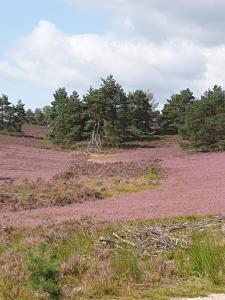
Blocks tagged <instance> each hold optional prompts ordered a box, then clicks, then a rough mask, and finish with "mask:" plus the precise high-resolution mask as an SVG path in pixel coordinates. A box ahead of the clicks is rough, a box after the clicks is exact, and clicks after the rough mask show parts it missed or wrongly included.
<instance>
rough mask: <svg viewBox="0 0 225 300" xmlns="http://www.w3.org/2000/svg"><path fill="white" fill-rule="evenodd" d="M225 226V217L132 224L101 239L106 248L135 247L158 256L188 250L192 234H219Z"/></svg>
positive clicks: (141, 251)
mask: <svg viewBox="0 0 225 300" xmlns="http://www.w3.org/2000/svg"><path fill="white" fill-rule="evenodd" d="M221 226H222V229H223V227H224V226H225V217H219V216H215V217H213V218H210V219H208V220H204V221H185V222H183V223H177V224H161V225H150V224H141V225H140V224H138V223H136V224H132V225H130V226H124V227H123V228H122V229H121V230H120V232H118V233H115V232H114V233H113V236H112V238H110V239H106V238H104V237H101V238H100V243H101V244H102V245H104V246H115V247H117V248H124V247H128V246H129V247H133V248H135V249H136V250H137V252H139V253H151V254H158V253H162V252H168V251H171V250H175V249H183V250H187V249H188V248H189V247H190V242H191V232H193V231H195V230H198V231H203V230H209V229H210V230H211V231H212V232H218V230H219V228H220V229H221Z"/></svg>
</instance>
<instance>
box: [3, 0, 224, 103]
mask: <svg viewBox="0 0 225 300" xmlns="http://www.w3.org/2000/svg"><path fill="white" fill-rule="evenodd" d="M118 1H119V0H118ZM121 1H122V0H121ZM126 25H127V26H129V27H130V26H131V25H132V23H130V21H129V19H127V24H126ZM131 27H132V26H131ZM224 57H225V46H217V47H210V46H204V45H199V44H194V43H193V42H191V41H190V40H183V39H179V38H176V39H175V38H174V39H170V40H165V41H160V42H156V41H149V40H148V39H143V38H140V39H139V38H137V37H134V38H130V37H127V38H124V39H121V37H118V36H116V35H114V34H108V35H104V36H101V35H93V34H83V35H68V34H66V33H64V32H62V31H60V30H59V29H58V28H57V27H56V26H55V25H54V24H52V23H49V22H47V21H41V22H40V23H39V24H38V25H37V26H36V28H34V30H33V31H32V32H31V33H30V34H29V35H28V36H25V37H23V38H22V39H20V40H18V41H17V42H16V43H15V44H14V46H13V48H12V49H11V50H10V51H9V53H8V55H7V57H6V58H5V59H4V61H0V76H2V77H4V78H10V79H16V80H17V81H21V82H22V81H23V82H27V83H34V84H37V85H40V86H45V87H49V88H50V89H55V88H58V87H60V86H66V87H68V88H71V89H72V88H73V89H77V90H78V91H82V92H85V91H86V90H87V89H88V88H89V85H90V84H91V85H94V86H95V85H96V84H99V78H100V77H105V76H107V75H108V74H113V75H114V76H115V78H116V79H117V80H118V81H119V82H121V84H122V85H123V86H124V87H125V88H126V89H134V88H144V89H148V88H149V89H150V90H152V91H153V92H154V93H155V94H156V97H157V100H158V101H161V100H162V101H165V98H166V97H168V96H169V95H170V94H171V93H173V92H177V91H179V90H180V89H182V88H186V87H190V88H193V89H194V91H196V92H197V93H200V92H203V90H204V89H206V88H208V87H210V86H212V85H213V84H214V83H221V84H223V82H224V81H225V75H224V74H223V70H224V68H225V58H224Z"/></svg>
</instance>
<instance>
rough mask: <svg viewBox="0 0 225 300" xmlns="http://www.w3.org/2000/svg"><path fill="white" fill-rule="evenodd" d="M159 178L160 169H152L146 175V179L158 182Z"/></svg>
mask: <svg viewBox="0 0 225 300" xmlns="http://www.w3.org/2000/svg"><path fill="white" fill-rule="evenodd" d="M158 176H159V168H158V167H154V166H153V167H151V168H150V169H149V170H148V172H147V174H146V178H147V179H149V180H156V179H158Z"/></svg>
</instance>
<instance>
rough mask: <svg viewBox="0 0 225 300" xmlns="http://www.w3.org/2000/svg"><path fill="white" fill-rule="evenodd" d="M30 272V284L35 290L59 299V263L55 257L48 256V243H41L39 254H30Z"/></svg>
mask: <svg viewBox="0 0 225 300" xmlns="http://www.w3.org/2000/svg"><path fill="white" fill-rule="evenodd" d="M28 271H29V273H30V277H29V282H28V286H29V287H30V288H32V289H34V290H38V291H41V292H45V293H48V294H49V296H50V297H51V298H52V299H58V297H59V295H60V287H59V283H58V276H59V272H60V269H59V264H58V261H57V260H56V258H55V257H52V256H46V245H45V244H41V245H40V249H39V254H38V255H34V254H32V253H30V254H29V256H28Z"/></svg>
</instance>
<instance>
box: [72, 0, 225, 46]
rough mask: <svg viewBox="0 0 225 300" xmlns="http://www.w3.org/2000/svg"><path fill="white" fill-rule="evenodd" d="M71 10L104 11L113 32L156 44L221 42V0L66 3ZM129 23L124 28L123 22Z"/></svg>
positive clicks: (224, 13)
mask: <svg viewBox="0 0 225 300" xmlns="http://www.w3.org/2000/svg"><path fill="white" fill-rule="evenodd" d="M67 1H68V3H70V4H71V5H73V6H74V7H75V8H77V7H79V8H83V9H87V10H88V9H89V10H91V9H94V8H95V9H98V10H100V9H106V10H109V11H110V13H111V15H112V28H111V30H112V31H113V32H115V31H116V33H117V34H118V35H122V34H125V35H127V34H129V33H130V34H132V35H135V34H136V35H138V36H140V35H141V36H144V37H145V38H148V39H151V40H155V41H159V40H165V39H169V40H170V39H171V38H182V39H188V40H191V41H195V42H196V43H203V44H211V45H212V44H223V43H224V42H225V35H224V27H225V1H223V0H197V1H196V0H171V1H168V0H150V1H149V0H110V1H105V0H82V1H81V0H67ZM127 19H129V22H130V24H132V28H133V30H132V33H131V31H130V27H127V24H126V20H127Z"/></svg>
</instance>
